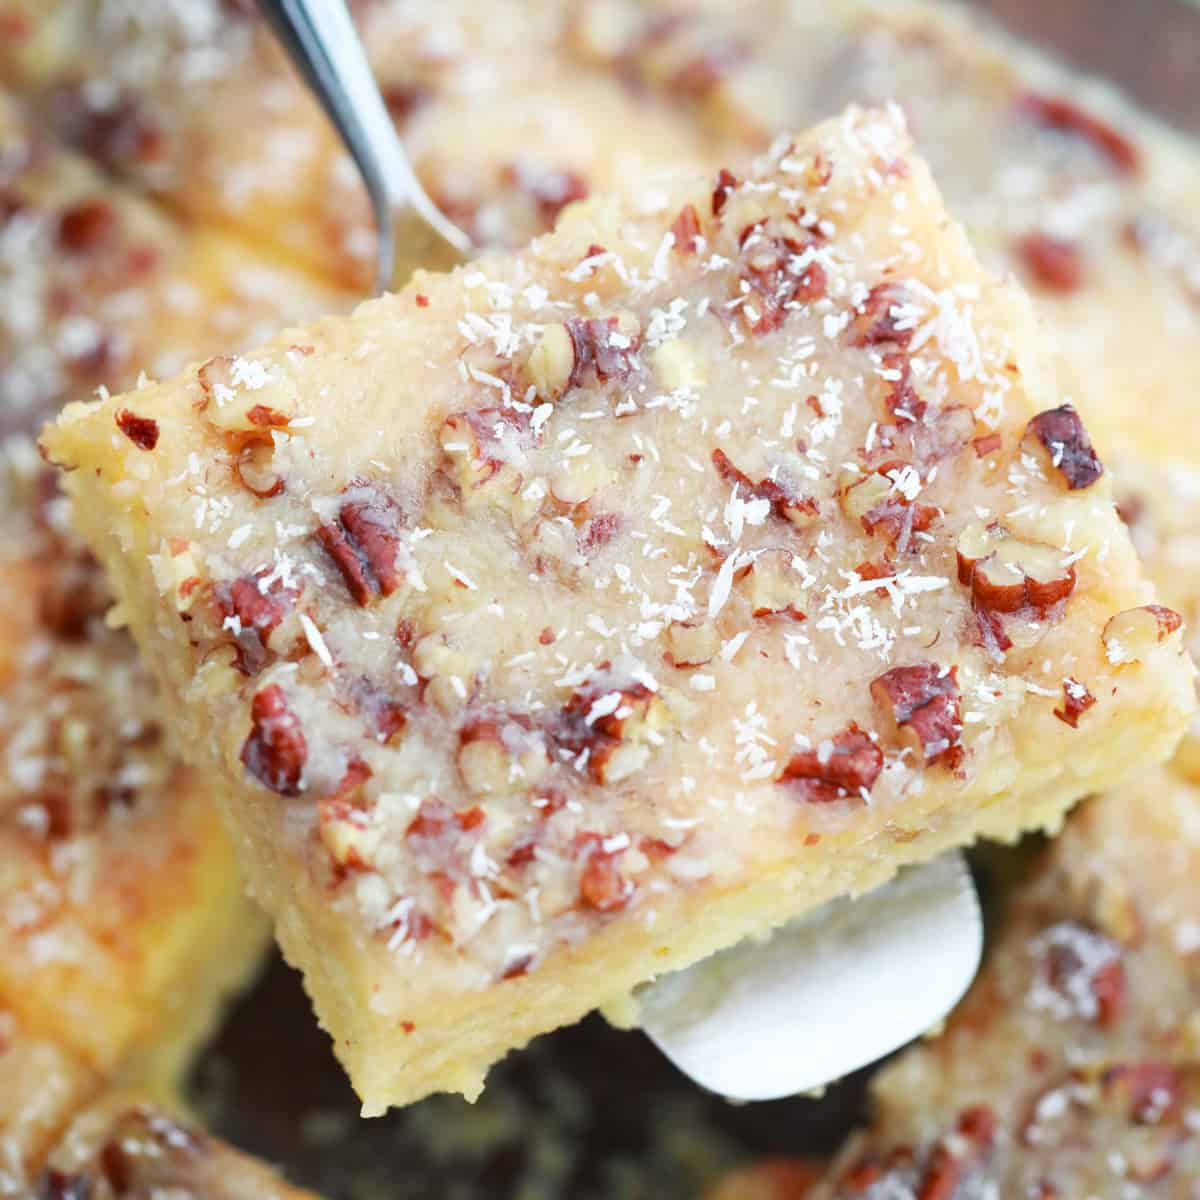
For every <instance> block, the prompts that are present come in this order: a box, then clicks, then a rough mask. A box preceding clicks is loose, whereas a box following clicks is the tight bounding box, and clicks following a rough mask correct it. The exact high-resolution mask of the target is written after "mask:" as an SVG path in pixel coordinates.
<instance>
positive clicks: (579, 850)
mask: <svg viewBox="0 0 1200 1200" xmlns="http://www.w3.org/2000/svg"><path fill="white" fill-rule="evenodd" d="M627 840H628V839H626V841H627ZM608 841H609V839H606V838H605V837H604V836H603V835H602V834H599V833H579V834H576V836H575V840H574V843H573V846H572V849H573V851H574V854H575V857H576V859H577V860H580V861H581V862H582V863H583V868H582V870H581V872H580V876H579V898H580V899H581V900H582V901H583V903H584V904H585V905H586V906H587V907H588V908H592V909H595V910H596V911H597V912H602V913H611V912H619V911H620V910H621V909H623V908H625V907H626V905H628V903H629V901H630V900H631V899H632V898H633V893H634V884H633V881H632V880H630V879H627V878H626V877H625V876H623V875H622V874H621V869H620V860H621V856H622V855H623V854H624V853H625V847H624V846H622V847H621V848H620V849H613V850H608V849H605V845H606V842H608Z"/></svg>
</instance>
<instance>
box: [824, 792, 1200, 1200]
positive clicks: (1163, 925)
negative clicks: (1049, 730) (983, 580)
mask: <svg viewBox="0 0 1200 1200" xmlns="http://www.w3.org/2000/svg"><path fill="white" fill-rule="evenodd" d="M1197 813H1200V790H1198V789H1197V788H1196V786H1195V785H1194V784H1191V783H1188V782H1185V781H1184V780H1182V779H1181V778H1180V777H1179V776H1178V775H1176V774H1174V773H1173V772H1172V771H1169V770H1154V771H1149V772H1147V773H1146V774H1145V776H1144V777H1143V778H1142V779H1140V780H1138V781H1137V782H1136V783H1135V784H1132V785H1130V786H1127V787H1124V788H1119V789H1117V790H1115V791H1113V792H1111V793H1109V794H1106V795H1104V796H1103V797H1100V798H1098V799H1095V800H1091V801H1088V803H1087V804H1086V806H1085V807H1084V808H1083V809H1082V811H1080V812H1079V813H1078V814H1076V815H1074V816H1072V818H1071V821H1070V823H1069V825H1068V826H1067V829H1066V830H1065V832H1064V833H1063V834H1062V836H1061V837H1060V838H1059V839H1058V840H1057V841H1056V842H1055V843H1054V844H1053V845H1052V846H1050V847H1049V848H1048V849H1047V850H1046V852H1045V853H1044V856H1043V860H1042V861H1041V863H1040V864H1039V865H1038V866H1037V867H1036V869H1035V871H1034V873H1033V876H1032V878H1030V879H1029V880H1028V881H1027V882H1026V883H1024V884H1023V885H1022V886H1021V887H1020V889H1019V890H1018V891H1017V893H1016V895H1015V897H1014V898H1013V899H1012V900H1011V901H1010V909H1009V911H1008V912H1007V914H1006V915H1005V917H1004V920H1003V924H1002V927H1001V933H1000V935H999V938H998V940H997V942H996V945H995V946H994V947H993V949H992V951H991V958H990V959H989V961H988V963H987V964H986V966H985V967H984V970H983V973H982V974H981V975H980V977H979V979H978V980H977V981H976V983H975V986H974V988H973V989H972V991H971V992H970V993H969V994H968V996H967V998H966V1000H964V1001H963V1004H962V1006H961V1007H960V1008H959V1009H958V1011H957V1012H956V1013H955V1014H954V1015H953V1016H952V1017H951V1018H950V1021H949V1025H948V1027H947V1029H946V1030H945V1032H944V1033H941V1034H939V1035H938V1036H937V1038H935V1039H934V1040H933V1041H931V1042H929V1043H927V1044H925V1045H922V1046H920V1047H917V1048H915V1049H913V1050H910V1051H909V1052H908V1053H906V1054H904V1055H902V1056H901V1057H900V1058H899V1059H898V1060H897V1061H896V1062H894V1063H893V1064H891V1065H890V1066H889V1067H887V1068H885V1069H884V1071H883V1072H882V1073H881V1074H880V1075H879V1076H878V1077H877V1079H876V1080H875V1082H874V1084H873V1091H874V1099H875V1114H874V1120H873V1121H872V1123H871V1125H870V1127H869V1129H868V1130H866V1131H864V1132H862V1133H860V1134H859V1135H857V1136H856V1137H854V1138H852V1139H851V1141H850V1143H849V1144H848V1145H847V1147H846V1149H845V1150H844V1151H843V1153H842V1154H841V1155H839V1158H838V1161H837V1163H836V1164H835V1166H834V1167H833V1168H832V1169H831V1170H830V1172H829V1174H828V1178H827V1179H826V1181H825V1182H824V1183H823V1184H822V1186H820V1187H817V1188H815V1189H813V1191H812V1193H811V1194H812V1196H813V1197H814V1200H816V1198H818V1197H819V1198H820V1200H832V1198H834V1197H836V1198H837V1200H851V1198H854V1200H875V1198H876V1197H884V1196H920V1197H925V1196H937V1197H939V1198H942V1200H967V1197H974V1196H981V1195H996V1196H1039V1197H1058V1196H1062V1197H1067V1196H1106V1197H1107V1196H1113V1197H1117V1196H1134V1195H1136V1196H1144V1197H1158V1196H1161V1197H1184V1196H1187V1195H1189V1194H1190V1192H1191V1191H1192V1190H1193V1189H1194V1185H1195V1181H1196V1178H1197V1175H1198V1174H1200V1130H1198V1129H1197V1123H1196V1119H1195V1114H1196V1112H1197V1108H1198V1106H1200V1020H1198V1019H1197V1005H1198V1003H1200V956H1198V954H1197V948H1198V946H1200V938H1198V929H1200V927H1198V926H1197V922H1196V913H1197V911H1198V910H1200V892H1198V890H1197V880H1198V879H1200V825H1198V823H1197Z"/></svg>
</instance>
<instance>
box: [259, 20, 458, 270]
mask: <svg viewBox="0 0 1200 1200" xmlns="http://www.w3.org/2000/svg"><path fill="white" fill-rule="evenodd" d="M258 6H259V9H260V10H261V11H262V13H263V16H264V17H265V18H266V19H267V21H268V22H270V24H271V27H272V28H273V29H274V31H275V34H276V36H277V37H278V38H279V40H280V42H281V43H282V45H283V47H284V49H285V50H286V51H287V53H288V55H289V57H290V58H291V59H292V61H293V62H294V63H295V65H296V67H297V69H298V70H299V71H300V73H301V74H302V75H303V76H304V79H305V81H306V82H307V84H308V85H309V87H310V88H311V89H312V91H313V93H314V94H315V95H316V97H317V99H318V100H319V101H320V103H321V107H322V108H324V110H325V112H326V114H327V115H328V117H329V119H330V120H331V121H332V122H333V124H334V127H335V128H336V129H337V131H338V133H339V134H340V135H341V138H342V141H343V142H344V144H345V145H346V148H347V149H348V150H349V151H350V154H351V156H352V157H353V158H354V161H355V163H356V164H357V166H358V169H359V172H360V173H361V175H362V177H363V182H364V183H365V184H366V188H367V192H368V194H369V196H370V199H371V208H372V210H373V211H374V214H375V223H376V226H377V227H378V231H379V238H378V249H377V253H376V279H375V283H376V290H377V291H381V292H382V291H386V290H387V289H388V287H389V286H390V285H391V282H392V277H393V273H394V271H395V267H396V241H395V215H396V211H397V209H400V208H404V207H411V208H412V210H413V212H415V213H416V214H417V215H418V216H419V217H420V218H421V219H422V220H423V221H424V222H425V224H426V225H427V226H429V228H430V229H431V230H433V232H434V233H435V234H437V236H438V237H439V238H440V239H441V240H442V241H444V242H445V243H447V245H449V246H450V247H451V248H452V249H453V250H454V251H455V252H456V254H457V255H458V256H459V257H462V256H465V255H466V254H468V253H469V252H470V249H471V242H470V239H469V238H468V237H467V235H466V234H465V233H463V231H462V230H461V229H459V228H458V227H457V226H456V225H454V224H453V223H451V222H450V221H448V220H447V219H446V217H445V216H444V215H443V214H442V213H441V212H440V211H439V210H438V208H437V205H435V204H434V203H433V201H432V200H431V199H430V198H429V196H428V195H427V194H426V192H425V189H424V188H422V187H421V184H420V181H419V180H418V179H417V177H416V174H415V172H414V171H413V169H412V164H411V163H410V162H409V160H408V155H407V154H406V153H405V151H404V147H403V145H402V144H401V142H400V138H399V137H398V136H397V134H396V129H395V126H394V125H393V124H392V119H391V117H390V116H389V115H388V111H387V107H386V105H385V104H384V103H383V97H382V96H380V94H379V88H378V86H377V85H376V83H375V77H374V75H372V73H371V68H370V66H369V65H368V63H367V56H366V53H365V51H364V50H363V46H362V42H361V41H360V40H359V37H358V32H357V30H356V29H355V28H354V22H353V21H352V20H351V19H350V14H349V12H348V11H347V9H346V5H345V3H344V0H258Z"/></svg>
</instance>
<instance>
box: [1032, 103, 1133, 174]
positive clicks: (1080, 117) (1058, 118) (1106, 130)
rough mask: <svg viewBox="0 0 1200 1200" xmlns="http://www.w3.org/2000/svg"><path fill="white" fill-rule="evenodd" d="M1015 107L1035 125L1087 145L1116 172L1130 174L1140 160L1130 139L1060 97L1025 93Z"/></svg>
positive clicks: (1105, 122)
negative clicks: (1063, 134)
mask: <svg viewBox="0 0 1200 1200" xmlns="http://www.w3.org/2000/svg"><path fill="white" fill-rule="evenodd" d="M1017 105H1018V108H1019V109H1020V111H1021V112H1023V113H1024V114H1025V115H1026V116H1028V117H1030V118H1032V119H1033V120H1034V121H1036V122H1037V123H1038V124H1040V125H1044V126H1046V127H1047V128H1048V129H1056V130H1058V131H1060V132H1062V133H1070V134H1074V135H1075V136H1076V137H1079V138H1082V139H1083V140H1084V141H1087V142H1090V143H1091V144H1092V145H1093V146H1094V147H1095V148H1096V149H1097V150H1098V151H1099V152H1100V153H1101V154H1103V155H1105V156H1106V157H1107V158H1108V159H1109V161H1110V162H1111V163H1112V164H1113V165H1114V166H1115V167H1116V168H1117V169H1118V170H1119V171H1124V172H1132V171H1136V170H1137V169H1138V165H1139V162H1140V156H1139V155H1138V151H1137V147H1136V146H1135V145H1134V144H1133V143H1132V142H1131V141H1130V140H1129V138H1127V137H1126V136H1125V135H1124V134H1123V133H1121V132H1120V131H1119V130H1117V129H1114V128H1113V127H1112V126H1111V125H1110V124H1108V122H1107V121H1103V120H1101V119H1100V118H1099V117H1095V116H1093V115H1092V114H1091V113H1089V112H1086V111H1085V110H1084V109H1082V108H1080V107H1079V105H1077V104H1075V103H1074V102H1073V101H1071V100H1067V99H1064V98H1063V97H1061V96H1044V95H1041V94H1039V93H1037V92H1026V93H1025V94H1024V95H1023V96H1021V98H1020V99H1019V100H1018V102H1017Z"/></svg>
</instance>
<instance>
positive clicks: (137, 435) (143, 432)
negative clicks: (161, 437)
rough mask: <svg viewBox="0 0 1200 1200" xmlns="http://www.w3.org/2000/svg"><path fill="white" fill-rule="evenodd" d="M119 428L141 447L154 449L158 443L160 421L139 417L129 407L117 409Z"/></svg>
mask: <svg viewBox="0 0 1200 1200" xmlns="http://www.w3.org/2000/svg"><path fill="white" fill-rule="evenodd" d="M116 420H117V428H118V429H119V430H120V431H121V432H122V433H123V434H124V435H125V436H126V437H127V438H128V439H129V440H130V441H131V442H132V443H133V444H134V445H135V446H136V447H137V448H138V449H139V450H153V449H154V447H155V446H157V445H158V422H157V421H156V420H154V418H153V417H139V416H138V415H137V413H134V412H130V411H129V409H127V408H121V409H118V410H117V418H116Z"/></svg>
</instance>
